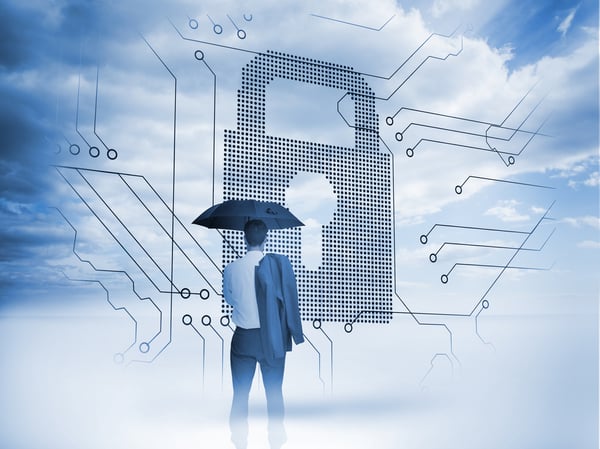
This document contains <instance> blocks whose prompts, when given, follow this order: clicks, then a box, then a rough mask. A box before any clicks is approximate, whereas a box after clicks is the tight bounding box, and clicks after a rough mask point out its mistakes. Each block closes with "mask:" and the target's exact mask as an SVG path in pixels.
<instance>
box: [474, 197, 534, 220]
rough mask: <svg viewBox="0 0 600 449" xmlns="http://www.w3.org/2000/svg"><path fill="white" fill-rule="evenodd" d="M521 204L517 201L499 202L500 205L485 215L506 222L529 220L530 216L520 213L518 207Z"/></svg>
mask: <svg viewBox="0 0 600 449" xmlns="http://www.w3.org/2000/svg"><path fill="white" fill-rule="evenodd" d="M520 204H521V203H520V202H519V201H517V200H504V201H499V202H498V204H497V205H496V206H494V207H492V208H490V209H488V210H487V211H486V212H485V215H491V216H494V217H497V218H499V219H500V220H502V221H505V222H518V221H527V220H529V215H525V214H522V213H520V212H519V211H518V210H517V206H519V205H520Z"/></svg>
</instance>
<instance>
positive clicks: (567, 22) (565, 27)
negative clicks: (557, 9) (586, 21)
mask: <svg viewBox="0 0 600 449" xmlns="http://www.w3.org/2000/svg"><path fill="white" fill-rule="evenodd" d="M576 12H577V8H574V9H572V10H571V11H570V12H569V14H568V15H567V17H565V18H564V19H563V21H562V22H560V24H559V25H558V28H556V31H558V32H559V33H560V34H562V37H565V35H566V34H567V31H569V28H571V24H572V23H573V19H574V18H575V13H576Z"/></svg>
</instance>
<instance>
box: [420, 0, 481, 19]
mask: <svg viewBox="0 0 600 449" xmlns="http://www.w3.org/2000/svg"><path fill="white" fill-rule="evenodd" d="M479 3H480V0H435V1H434V2H433V5H432V6H431V14H432V15H433V17H436V18H439V17H441V16H443V15H445V14H446V13H448V12H450V11H457V10H458V11H461V12H464V11H469V10H470V9H473V8H474V7H475V6H477V5H478V4H479Z"/></svg>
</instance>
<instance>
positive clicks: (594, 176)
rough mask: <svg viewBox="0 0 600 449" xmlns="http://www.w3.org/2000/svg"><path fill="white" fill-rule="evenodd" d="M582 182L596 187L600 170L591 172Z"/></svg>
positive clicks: (599, 180)
mask: <svg viewBox="0 0 600 449" xmlns="http://www.w3.org/2000/svg"><path fill="white" fill-rule="evenodd" d="M583 184H584V185H586V186H587V187H598V186H599V185H600V172H597V171H595V172H593V173H592V174H591V175H590V176H589V177H588V178H587V179H586V180H585V181H583Z"/></svg>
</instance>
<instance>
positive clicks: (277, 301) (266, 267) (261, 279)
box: [255, 254, 304, 360]
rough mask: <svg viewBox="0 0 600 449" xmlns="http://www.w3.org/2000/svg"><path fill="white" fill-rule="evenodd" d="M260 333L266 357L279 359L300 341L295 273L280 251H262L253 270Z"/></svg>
mask: <svg viewBox="0 0 600 449" xmlns="http://www.w3.org/2000/svg"><path fill="white" fill-rule="evenodd" d="M255 279H256V302H257V304H258V316H259V319H260V335H261V341H262V343H263V350H264V353H265V356H266V358H267V359H268V360H272V359H274V358H280V357H283V356H284V355H285V352H286V351H291V350H292V338H293V339H294V342H295V343H296V344H299V343H302V342H303V341H304V335H303V334H302V320H301V319H300V311H299V308H298V290H297V287H296V276H295V275H294V269H293V268H292V264H291V263H290V260H289V259H288V258H287V257H286V256H284V255H282V254H266V255H265V256H264V257H263V258H262V260H261V261H260V263H259V264H258V266H257V267H256V269H255Z"/></svg>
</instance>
